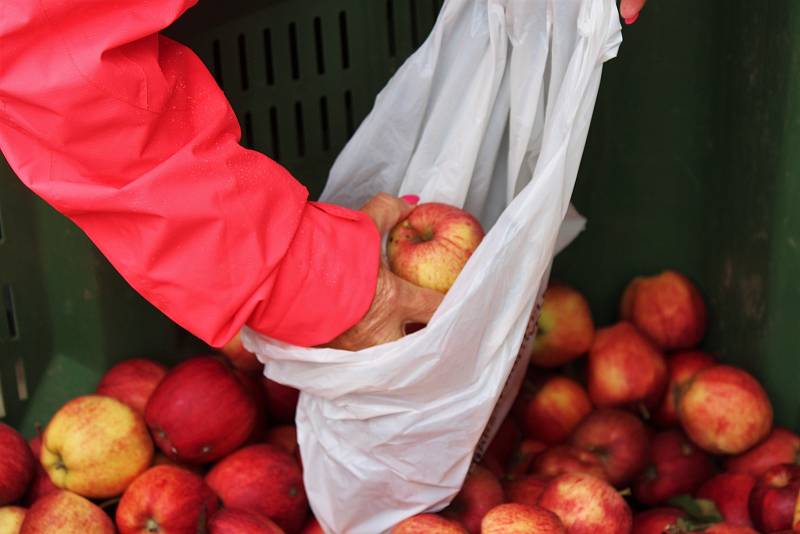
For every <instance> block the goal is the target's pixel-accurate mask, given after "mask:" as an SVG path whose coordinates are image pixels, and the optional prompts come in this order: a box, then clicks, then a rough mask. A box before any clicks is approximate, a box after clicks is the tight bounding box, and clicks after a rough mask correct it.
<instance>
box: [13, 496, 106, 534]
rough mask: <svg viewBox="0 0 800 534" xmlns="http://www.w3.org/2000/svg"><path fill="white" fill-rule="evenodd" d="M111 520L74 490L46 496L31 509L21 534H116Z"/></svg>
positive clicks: (26, 515) (26, 516) (23, 523)
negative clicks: (73, 491)
mask: <svg viewBox="0 0 800 534" xmlns="http://www.w3.org/2000/svg"><path fill="white" fill-rule="evenodd" d="M115 532H116V530H115V529H114V524H113V523H112V522H111V519H110V518H109V517H108V516H107V515H106V513H105V512H103V510H101V509H100V508H99V507H98V506H97V505H95V504H92V503H91V502H90V501H89V500H87V499H84V498H83V497H81V496H80V495H78V494H76V493H72V492H71V491H61V490H59V491H56V492H55V493H51V494H49V495H45V496H44V497H42V498H41V499H39V500H38V501H36V502H35V503H34V505H33V506H31V507H30V509H29V510H28V513H26V514H25V520H24V521H23V522H22V527H21V528H20V534H56V533H58V534H115Z"/></svg>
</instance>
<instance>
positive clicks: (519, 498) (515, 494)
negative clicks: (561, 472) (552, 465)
mask: <svg viewBox="0 0 800 534" xmlns="http://www.w3.org/2000/svg"><path fill="white" fill-rule="evenodd" d="M548 482H550V479H549V478H547V477H544V476H540V475H528V476H525V477H522V478H518V479H516V480H512V481H511V482H509V483H508V484H507V485H506V488H505V491H506V495H507V496H508V500H509V502H515V503H519V504H527V505H528V506H535V505H536V503H537V502H539V496H540V495H541V494H542V492H543V491H544V488H545V487H546V486H547V483H548Z"/></svg>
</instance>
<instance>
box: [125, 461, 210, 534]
mask: <svg viewBox="0 0 800 534" xmlns="http://www.w3.org/2000/svg"><path fill="white" fill-rule="evenodd" d="M216 509H217V497H216V495H214V492H213V491H211V488H209V487H208V486H207V485H206V484H205V482H203V479H202V478H201V477H200V476H199V475H197V474H195V473H192V472H190V471H186V470H185V469H181V468H179V467H173V466H169V465H159V466H156V467H152V468H150V469H148V470H147V471H145V472H144V473H142V475H140V476H139V478H137V479H136V480H134V481H133V483H132V484H131V485H130V486H129V487H128V489H127V490H125V493H124V494H123V495H122V499H120V501H119V505H118V506H117V527H118V528H119V532H120V534H144V533H147V532H159V533H163V534H194V533H196V532H202V531H203V530H204V529H205V528H206V522H207V520H208V517H209V516H211V515H212V514H213V513H214V511H215V510H216Z"/></svg>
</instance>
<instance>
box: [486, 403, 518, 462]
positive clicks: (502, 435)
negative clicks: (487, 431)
mask: <svg viewBox="0 0 800 534" xmlns="http://www.w3.org/2000/svg"><path fill="white" fill-rule="evenodd" d="M521 438H522V433H521V432H520V430H519V427H517V424H516V423H515V422H514V419H512V418H511V417H506V418H505V419H504V420H503V422H502V423H501V424H500V428H498V429H497V433H496V434H495V435H494V438H493V439H492V442H491V443H490V444H489V447H487V448H486V454H484V457H483V458H484V462H486V461H488V460H489V459H490V458H491V459H493V460H492V461H495V462H496V463H497V465H498V466H499V467H500V469H501V471H503V470H504V468H505V466H507V465H508V463H509V462H510V461H511V458H512V457H513V456H514V451H515V450H516V449H517V448H518V447H519V445H520V439H521ZM498 476H501V475H498Z"/></svg>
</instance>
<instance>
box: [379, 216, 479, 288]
mask: <svg viewBox="0 0 800 534" xmlns="http://www.w3.org/2000/svg"><path fill="white" fill-rule="evenodd" d="M482 239H483V228H481V224H480V223H479V222H478V220H477V219H476V218H475V217H473V216H472V215H470V214H469V213H467V212H466V211H464V210H462V209H459V208H457V207H455V206H448V205H446V204H440V203H437V202H431V203H428V204H420V205H418V206H417V207H415V208H414V209H413V210H412V211H411V213H409V214H408V217H406V218H405V219H404V220H403V221H401V222H400V223H398V224H397V226H395V227H394V228H393V229H392V231H391V232H390V233H389V242H388V245H387V251H386V252H387V255H388V258H389V266H390V268H391V269H392V272H394V273H395V274H396V275H398V276H399V277H400V278H404V279H405V280H408V281H409V282H411V283H412V284H415V285H418V286H421V287H426V288H429V289H433V290H435V291H440V292H442V293H446V292H447V290H448V289H450V286H452V285H453V283H454V282H455V281H456V277H458V275H459V273H460V272H461V269H463V267H464V265H465V264H466V263H467V260H468V259H469V258H470V256H471V255H472V253H473V252H474V251H475V249H476V248H478V245H479V244H480V242H481V240H482Z"/></svg>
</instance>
